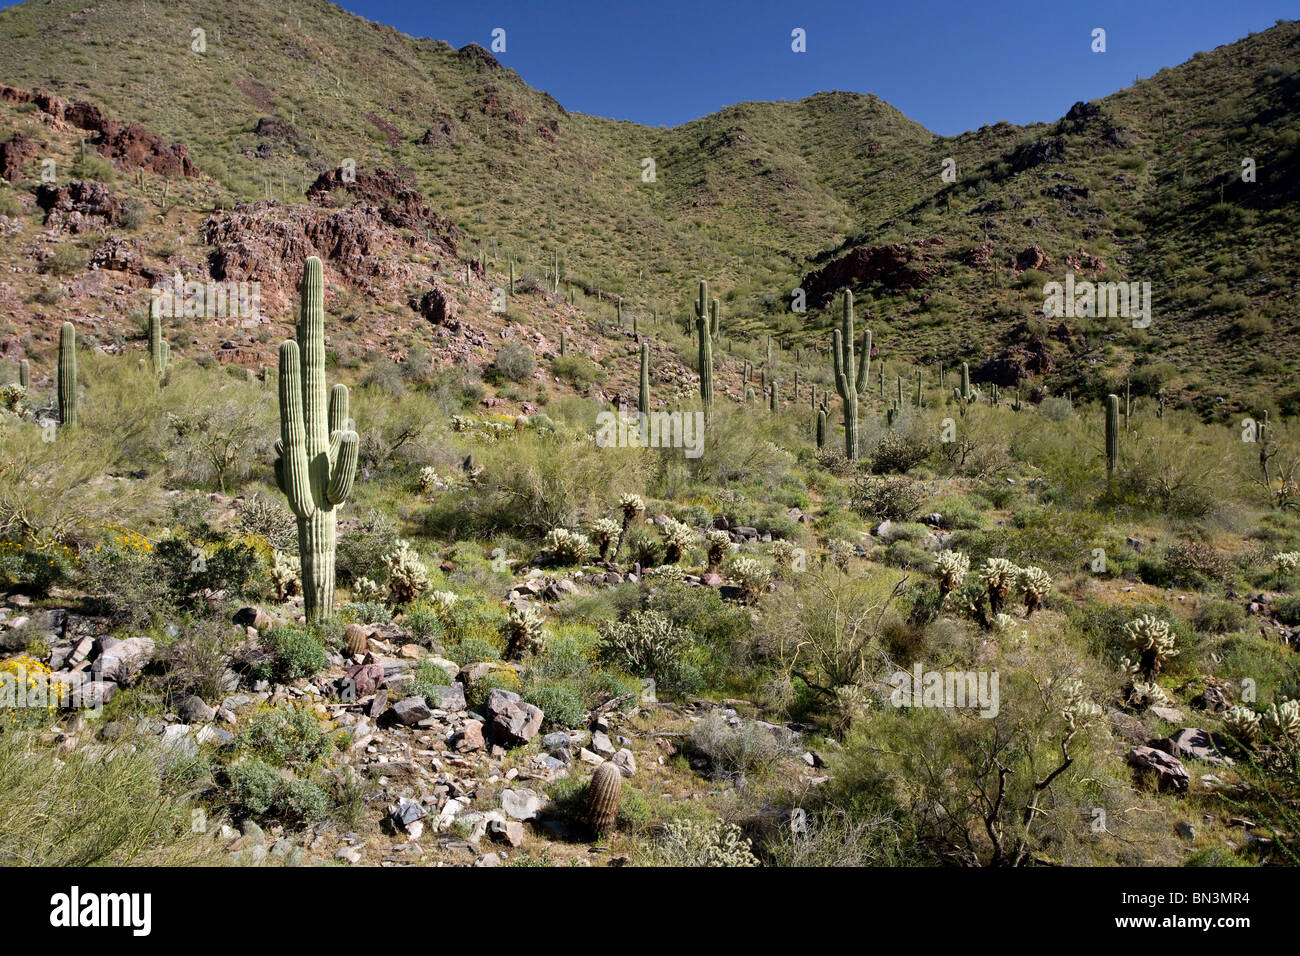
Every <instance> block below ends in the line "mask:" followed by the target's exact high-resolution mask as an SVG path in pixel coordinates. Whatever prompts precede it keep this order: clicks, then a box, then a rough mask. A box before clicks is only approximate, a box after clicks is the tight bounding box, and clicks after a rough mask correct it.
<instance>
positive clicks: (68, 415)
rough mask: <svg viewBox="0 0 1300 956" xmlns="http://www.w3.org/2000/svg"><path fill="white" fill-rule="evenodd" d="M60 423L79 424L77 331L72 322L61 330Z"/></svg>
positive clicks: (64, 324) (66, 323)
mask: <svg viewBox="0 0 1300 956" xmlns="http://www.w3.org/2000/svg"><path fill="white" fill-rule="evenodd" d="M58 390H59V421H60V422H61V423H63V424H64V425H75V424H77V330H76V329H75V328H74V327H73V325H72V323H71V322H64V323H63V326H62V327H61V328H60V329H59V372H58Z"/></svg>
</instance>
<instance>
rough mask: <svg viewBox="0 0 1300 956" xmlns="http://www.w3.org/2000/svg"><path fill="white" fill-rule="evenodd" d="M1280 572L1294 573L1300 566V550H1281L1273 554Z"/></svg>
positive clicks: (1274, 562)
mask: <svg viewBox="0 0 1300 956" xmlns="http://www.w3.org/2000/svg"><path fill="white" fill-rule="evenodd" d="M1273 564H1275V565H1276V566H1277V571H1278V574H1294V573H1295V570H1296V568H1298V567H1300V551H1281V552H1278V553H1277V554H1275V555H1273Z"/></svg>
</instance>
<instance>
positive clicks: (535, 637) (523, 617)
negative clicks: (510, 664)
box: [503, 607, 544, 661]
mask: <svg viewBox="0 0 1300 956" xmlns="http://www.w3.org/2000/svg"><path fill="white" fill-rule="evenodd" d="M543 647H544V644H543V641H542V616H541V615H540V614H539V613H537V609H536V608H531V607H512V608H511V609H510V618H509V620H507V621H506V651H505V655H504V658H503V659H504V660H507V661H519V660H523V657H524V655H525V654H527V653H528V652H529V651H532V652H533V653H534V654H540V653H541V652H542V650H543Z"/></svg>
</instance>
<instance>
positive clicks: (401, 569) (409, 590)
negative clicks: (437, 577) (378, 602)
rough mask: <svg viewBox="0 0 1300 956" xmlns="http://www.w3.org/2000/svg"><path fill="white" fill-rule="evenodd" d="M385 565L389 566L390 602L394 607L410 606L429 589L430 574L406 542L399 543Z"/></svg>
mask: <svg viewBox="0 0 1300 956" xmlns="http://www.w3.org/2000/svg"><path fill="white" fill-rule="evenodd" d="M384 564H386V565H387V566H388V600H389V603H390V604H392V605H393V606H394V607H401V606H402V605H403V604H410V603H411V602H412V601H414V600H415V599H416V598H418V597H419V596H420V595H421V594H423V593H424V592H425V591H427V590H428V589H429V572H428V570H427V569H426V568H425V566H424V562H423V561H421V560H420V556H419V554H417V553H416V552H415V549H414V548H412V547H411V546H410V545H409V544H408V543H407V542H406V541H404V540H399V541H398V542H397V547H396V548H395V549H394V550H393V552H392V554H390V555H388V556H387V557H386V558H384Z"/></svg>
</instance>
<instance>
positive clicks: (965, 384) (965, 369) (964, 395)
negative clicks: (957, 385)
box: [961, 362, 970, 402]
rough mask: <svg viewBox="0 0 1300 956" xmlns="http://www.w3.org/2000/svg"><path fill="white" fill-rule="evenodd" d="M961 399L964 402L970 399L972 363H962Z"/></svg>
mask: <svg viewBox="0 0 1300 956" xmlns="http://www.w3.org/2000/svg"><path fill="white" fill-rule="evenodd" d="M961 400H962V401H963V402H965V401H969V400H970V364H969V363H968V362H962V363H961Z"/></svg>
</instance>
